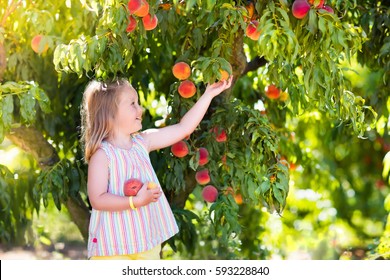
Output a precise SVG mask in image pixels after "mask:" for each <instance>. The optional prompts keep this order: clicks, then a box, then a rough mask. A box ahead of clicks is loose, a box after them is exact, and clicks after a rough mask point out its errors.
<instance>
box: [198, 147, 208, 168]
mask: <svg viewBox="0 0 390 280" xmlns="http://www.w3.org/2000/svg"><path fill="white" fill-rule="evenodd" d="M198 154H199V162H198V164H199V165H200V166H203V165H205V164H206V163H208V162H209V152H208V151H207V149H206V148H203V147H201V148H199V150H198Z"/></svg>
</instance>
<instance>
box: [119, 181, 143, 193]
mask: <svg viewBox="0 0 390 280" xmlns="http://www.w3.org/2000/svg"><path fill="white" fill-rule="evenodd" d="M142 186H143V183H142V182H141V181H140V180H138V179H136V178H131V179H129V180H127V181H126V182H125V183H124V185H123V192H124V194H125V195H126V196H135V195H137V193H138V191H139V190H140V189H141V188H142Z"/></svg>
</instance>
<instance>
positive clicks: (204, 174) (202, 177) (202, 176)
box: [195, 169, 210, 185]
mask: <svg viewBox="0 0 390 280" xmlns="http://www.w3.org/2000/svg"><path fill="white" fill-rule="evenodd" d="M195 179H196V182H198V184H200V185H206V184H207V183H209V182H210V175H209V170H208V169H203V170H200V171H198V172H196V174H195Z"/></svg>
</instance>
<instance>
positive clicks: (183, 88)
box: [178, 80, 196, 98]
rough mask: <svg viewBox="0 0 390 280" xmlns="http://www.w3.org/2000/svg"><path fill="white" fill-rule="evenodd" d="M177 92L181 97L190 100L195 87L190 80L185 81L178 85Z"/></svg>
mask: <svg viewBox="0 0 390 280" xmlns="http://www.w3.org/2000/svg"><path fill="white" fill-rule="evenodd" d="M178 92H179V94H180V96H181V97H183V98H190V97H192V96H194V95H195V93H196V87H195V85H194V83H193V82H191V81H190V80H185V81H182V82H181V83H180V85H179V88H178Z"/></svg>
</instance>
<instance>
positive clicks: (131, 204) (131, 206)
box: [129, 196, 137, 210]
mask: <svg viewBox="0 0 390 280" xmlns="http://www.w3.org/2000/svg"><path fill="white" fill-rule="evenodd" d="M129 204H130V208H131V209H133V210H135V209H137V208H135V206H134V202H133V197H132V196H129Z"/></svg>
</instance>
